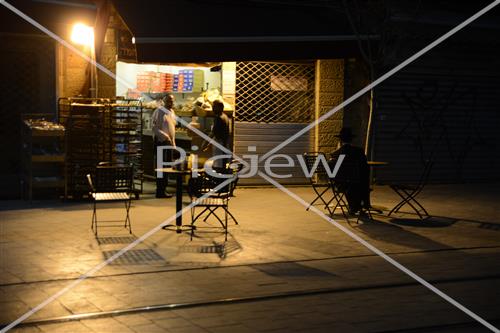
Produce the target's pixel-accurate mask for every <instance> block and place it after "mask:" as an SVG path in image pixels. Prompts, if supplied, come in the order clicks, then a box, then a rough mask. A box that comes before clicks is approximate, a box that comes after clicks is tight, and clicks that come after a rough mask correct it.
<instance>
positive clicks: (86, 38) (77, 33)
mask: <svg viewBox="0 0 500 333" xmlns="http://www.w3.org/2000/svg"><path fill="white" fill-rule="evenodd" d="M71 41H72V42H73V43H75V44H77V45H85V46H92V45H94V28H92V27H89V26H88V25H85V24H82V23H77V24H75V25H74V26H73V31H72V32H71Z"/></svg>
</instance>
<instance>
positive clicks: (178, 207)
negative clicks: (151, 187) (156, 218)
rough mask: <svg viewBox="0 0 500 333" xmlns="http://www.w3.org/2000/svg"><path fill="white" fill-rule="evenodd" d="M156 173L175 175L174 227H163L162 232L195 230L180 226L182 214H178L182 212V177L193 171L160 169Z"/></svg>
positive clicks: (190, 227)
mask: <svg viewBox="0 0 500 333" xmlns="http://www.w3.org/2000/svg"><path fill="white" fill-rule="evenodd" d="M155 171H157V172H163V173H165V174H167V175H169V174H171V175H175V211H176V213H177V214H178V215H177V218H176V219H175V225H170V224H169V225H166V226H163V227H162V229H164V230H170V228H172V227H174V228H175V229H174V230H175V231H176V232H177V233H178V234H180V233H181V232H182V231H184V230H191V229H192V228H195V227H194V226H191V225H182V214H181V213H179V212H182V176H184V175H189V174H191V172H192V171H193V170H191V169H185V170H177V169H174V168H160V169H155Z"/></svg>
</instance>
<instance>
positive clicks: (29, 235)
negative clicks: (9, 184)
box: [0, 184, 500, 332]
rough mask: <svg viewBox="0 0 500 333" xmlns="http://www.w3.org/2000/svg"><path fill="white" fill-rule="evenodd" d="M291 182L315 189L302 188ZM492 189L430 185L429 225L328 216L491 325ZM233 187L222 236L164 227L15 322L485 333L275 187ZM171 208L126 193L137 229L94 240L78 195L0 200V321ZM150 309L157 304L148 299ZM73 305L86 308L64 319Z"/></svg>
mask: <svg viewBox="0 0 500 333" xmlns="http://www.w3.org/2000/svg"><path fill="white" fill-rule="evenodd" d="M485 188H488V190H487V191H485ZM290 189H291V190H292V191H293V192H295V193H296V194H298V195H299V196H300V197H303V198H304V199H305V200H306V201H310V200H311V199H312V198H313V195H312V191H311V189H310V188H308V187H291V188H290ZM499 189H500V185H491V184H490V185H488V187H486V186H485V185H481V184H480V185H471V184H468V185H434V186H428V187H427V188H426V190H425V191H424V192H423V193H422V202H423V203H424V206H426V208H428V210H429V212H430V213H431V214H432V215H433V216H434V217H433V218H432V219H431V220H429V221H426V222H423V223H422V221H420V220H417V219H416V218H415V216H413V215H410V214H400V215H397V218H387V217H386V216H374V217H375V221H370V222H368V221H366V222H364V223H360V224H356V223H355V220H352V221H351V223H349V224H348V223H347V222H345V220H344V219H343V218H341V217H340V216H337V217H336V220H338V221H339V223H341V224H342V225H344V226H347V227H348V228H350V229H351V230H353V231H354V232H355V233H357V234H358V235H359V236H361V237H362V238H363V239H365V240H366V241H368V242H369V243H370V244H372V245H374V246H376V247H378V248H379V249H380V250H382V251H384V252H385V253H387V254H389V255H390V256H391V257H392V258H394V259H395V260H397V261H398V262H400V263H401V264H403V265H405V266H406V267H407V268H409V269H411V270H412V271H413V272H415V273H416V274H418V275H419V276H421V277H422V278H424V279H426V280H427V281H429V282H431V283H433V284H435V285H436V286H437V287H438V288H440V289H441V290H442V291H443V292H445V293H447V294H448V295H449V296H451V297H453V298H455V299H456V300H457V301H458V302H460V303H462V304H463V305H465V306H466V307H468V308H469V309H470V310H472V311H473V312H475V313H477V314H478V315H479V316H481V317H483V318H485V319H488V320H491V321H492V322H495V323H496V325H497V327H498V326H499V325H498V322H497V321H498V320H500V313H499V312H498V309H499V305H500V297H499V296H500V295H499V294H500V288H499V286H500V265H498V262H499V259H500V237H499V235H500V218H499V217H498V214H497V212H496V207H497V206H498V202H499V199H500V198H499V193H500V191H499ZM236 194H237V197H235V198H234V199H232V200H231V211H232V212H233V213H234V215H235V216H236V217H237V219H238V221H239V223H240V224H239V225H234V224H233V225H231V226H230V237H229V239H228V242H226V243H224V237H223V234H222V233H221V232H220V230H216V229H215V230H214V229H208V227H209V226H210V225H212V226H214V225H216V224H214V223H212V222H210V223H208V224H204V223H200V225H199V227H200V228H201V229H202V230H206V231H207V232H199V233H198V234H197V237H195V239H194V240H193V241H190V239H189V234H187V233H183V234H176V233H175V232H171V231H165V230H160V231H159V232H157V233H156V234H154V235H153V236H151V237H150V238H148V239H147V240H146V241H145V242H144V243H142V244H139V245H137V247H136V248H134V249H132V250H130V251H129V252H128V253H126V254H124V255H123V256H122V257H121V258H119V259H117V260H116V261H115V262H113V263H111V264H110V265H108V266H106V267H104V268H103V269H102V270H100V271H99V272H97V273H96V274H95V275H94V276H92V277H89V278H88V279H86V280H85V281H83V282H82V283H81V284H79V285H78V286H76V287H75V288H73V289H71V290H70V291H69V292H67V293H66V294H64V295H63V296H62V297H60V298H59V299H57V300H56V301H54V302H52V303H50V304H49V305H47V306H46V307H44V308H43V309H41V310H40V311H39V312H37V313H35V314H34V315H33V316H32V317H30V318H29V319H28V321H34V322H33V324H32V325H26V326H20V327H18V328H17V329H14V330H13V331H20V332H261V331H262V332H264V331H281V332H288V331H304V332H311V331H317V332H331V331H338V332H380V331H405V330H410V329H415V328H419V331H429V332H431V331H439V332H441V331H447V330H448V331H450V332H451V331H454V332H455V331H463V332H471V331H478V332H481V331H487V330H486V329H485V328H484V327H482V326H480V325H477V324H475V322H474V320H473V319H471V318H469V317H468V316H466V315H465V314H464V313H463V312H461V311H460V310H458V309H456V308H455V307H453V306H452V305H451V304H449V303H448V302H446V301H445V300H443V299H442V298H440V297H438V296H437V295H435V294H434V293H432V292H431V291H429V290H428V289H426V288H425V287H423V286H421V285H420V284H417V283H416V282H415V281H414V280H413V279H411V278H410V277H409V276H407V275H405V274H404V273H402V272H401V271H399V270H398V269H396V268H395V267H394V266H392V265H390V264H389V263H387V262H386V261H385V260H383V259H382V258H380V257H378V256H376V255H374V254H372V253H371V252H370V251H369V250H367V249H366V248H365V247H363V246H362V245H360V244H359V243H357V242H355V241H354V240H352V239H351V238H349V237H348V236H347V235H345V234H344V233H343V232H341V231H340V230H338V229H337V228H335V227H334V226H332V225H331V224H329V223H328V222H326V221H325V220H323V219H321V218H320V217H319V216H317V215H316V214H315V213H313V212H307V211H305V209H304V207H303V206H301V205H300V204H298V203H297V202H296V201H294V200H293V199H291V198H290V197H288V196H287V195H286V194H283V193H282V192H280V191H279V190H277V189H274V188H239V189H238V191H237V193H236ZM372 201H373V202H374V203H375V204H378V205H382V206H385V207H391V206H393V205H394V204H395V203H396V202H397V197H396V196H395V195H394V194H393V193H392V192H391V191H390V189H388V188H386V187H378V188H376V189H375V191H374V193H373V195H372ZM174 205H175V202H174V200H173V199H153V198H151V197H150V196H149V195H145V196H144V197H143V199H141V200H137V201H134V202H133V208H132V210H131V218H132V228H133V234H132V235H130V234H128V233H127V232H126V231H125V230H124V229H121V228H117V229H109V230H107V229H102V230H100V235H99V236H100V237H99V238H98V239H96V238H95V237H94V235H93V233H92V232H91V230H90V214H91V210H90V208H89V205H88V204H86V203H61V202H43V201H40V202H34V203H33V205H32V206H30V205H29V204H27V203H24V202H7V201H5V202H2V203H0V207H1V209H2V210H1V211H0V251H1V252H0V254H1V255H0V260H1V265H0V295H1V297H0V323H2V324H8V323H10V322H11V321H12V320H15V319H16V318H17V317H19V316H20V315H22V314H24V313H25V312H26V311H28V310H29V309H30V308H32V307H34V306H36V305H38V304H39V303H41V302H42V301H44V300H45V299H47V298H48V297H50V296H51V295H53V294H54V293H56V292H58V291H59V290H61V289H62V288H64V287H66V286H67V285H68V284H70V283H71V282H73V281H75V279H77V278H78V277H79V276H80V275H81V274H83V273H85V272H86V271H88V270H89V269H91V268H93V267H94V266H96V265H97V264H99V263H101V262H102V261H103V260H105V259H106V258H109V257H110V256H111V255H112V254H114V253H115V252H116V251H118V250H119V249H121V248H122V247H124V246H126V245H127V244H128V243H130V242H131V241H133V240H134V239H137V238H138V237H140V236H141V235H142V234H144V233H145V232H147V231H148V230H150V229H151V228H153V227H155V226H156V225H158V224H159V223H160V222H161V221H162V220H164V219H166V218H168V217H169V216H171V215H172V214H174ZM99 213H102V216H100V217H101V218H104V219H114V218H116V217H121V216H122V215H123V208H122V207H121V206H119V204H116V205H115V204H110V205H109V206H106V208H104V209H101V210H99ZM189 219H190V215H189V214H186V215H185V216H184V221H185V222H187V221H188V220H189ZM202 230H200V231H202ZM101 231H102V232H101ZM209 231H210V232H209ZM174 305H177V306H174ZM151 306H157V308H156V309H154V310H155V311H152V310H149V311H148V310H147V309H145V308H146V307H151ZM113 311H124V312H120V313H115V314H114V315H112V314H111V312H113ZM78 314H80V315H84V316H86V317H82V318H75V317H65V316H75V315H78ZM60 317H64V319H72V320H70V321H62V320H57V318H59V319H61V318H60ZM76 319H80V320H76ZM46 320H51V321H50V322H44V321H46Z"/></svg>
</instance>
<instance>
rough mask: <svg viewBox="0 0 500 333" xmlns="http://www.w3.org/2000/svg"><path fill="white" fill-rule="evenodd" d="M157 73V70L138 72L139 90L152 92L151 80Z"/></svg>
mask: <svg viewBox="0 0 500 333" xmlns="http://www.w3.org/2000/svg"><path fill="white" fill-rule="evenodd" d="M155 75H156V73H155V72H141V73H137V90H139V91H144V92H150V91H151V81H152V79H153V77H154V76H155Z"/></svg>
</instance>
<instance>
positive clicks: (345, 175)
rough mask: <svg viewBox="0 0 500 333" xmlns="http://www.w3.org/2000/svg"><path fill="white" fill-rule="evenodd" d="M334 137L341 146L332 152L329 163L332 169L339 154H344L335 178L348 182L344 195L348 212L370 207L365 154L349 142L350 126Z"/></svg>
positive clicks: (368, 177) (350, 140) (368, 178)
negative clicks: (338, 140)
mask: <svg viewBox="0 0 500 333" xmlns="http://www.w3.org/2000/svg"><path fill="white" fill-rule="evenodd" d="M336 137H338V138H339V139H340V143H341V147H340V148H339V149H337V150H336V151H334V152H333V153H332V155H331V159H330V162H329V164H330V167H331V168H332V170H333V167H334V166H335V163H336V161H337V159H338V157H339V155H341V154H344V155H345V158H344V160H343V162H342V164H341V166H340V168H339V170H338V172H337V175H336V177H335V178H339V179H342V180H344V181H347V182H348V186H347V190H346V193H345V196H346V199H347V204H348V205H349V212H350V213H351V214H355V213H358V212H359V211H360V210H361V209H362V208H365V209H368V208H370V172H369V169H368V164H367V161H366V155H365V153H364V151H363V149H361V148H359V147H356V146H353V145H352V144H351V142H352V139H353V137H354V135H353V134H352V132H351V129H350V128H347V127H344V128H342V129H341V130H340V133H339V134H338V135H336Z"/></svg>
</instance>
